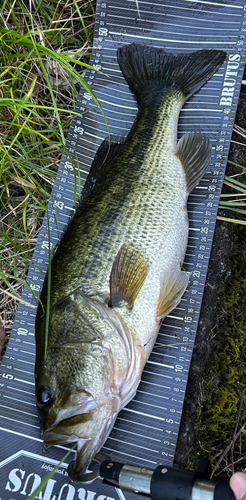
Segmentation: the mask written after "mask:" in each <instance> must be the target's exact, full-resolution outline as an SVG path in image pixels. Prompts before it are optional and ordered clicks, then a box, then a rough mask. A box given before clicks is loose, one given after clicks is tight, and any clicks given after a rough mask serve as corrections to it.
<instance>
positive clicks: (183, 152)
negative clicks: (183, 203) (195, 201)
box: [175, 132, 212, 193]
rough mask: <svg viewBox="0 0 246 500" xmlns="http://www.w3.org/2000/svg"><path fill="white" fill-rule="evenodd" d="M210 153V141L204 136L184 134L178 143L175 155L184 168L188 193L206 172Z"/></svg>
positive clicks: (193, 133) (195, 133)
mask: <svg viewBox="0 0 246 500" xmlns="http://www.w3.org/2000/svg"><path fill="white" fill-rule="evenodd" d="M211 153H212V146H211V143H210V140H209V139H208V137H206V135H204V134H200V133H198V132H192V133H190V134H185V135H184V136H183V137H182V138H181V139H180V141H179V142H178V146H177V150H176V153H175V154H176V156H177V157H178V158H179V159H180V161H181V163H182V165H183V167H184V170H185V174H186V183H187V190H188V192H189V193H190V192H191V191H192V190H193V189H194V187H195V186H196V185H197V184H198V182H199V181H200V179H201V178H202V177H203V175H204V173H205V172H206V170H207V168H208V166H209V163H210V160H211Z"/></svg>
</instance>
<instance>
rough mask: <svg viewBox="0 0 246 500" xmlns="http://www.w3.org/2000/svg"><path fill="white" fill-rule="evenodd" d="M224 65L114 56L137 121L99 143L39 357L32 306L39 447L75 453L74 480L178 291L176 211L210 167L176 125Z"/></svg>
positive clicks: (212, 56) (142, 50)
mask: <svg viewBox="0 0 246 500" xmlns="http://www.w3.org/2000/svg"><path fill="white" fill-rule="evenodd" d="M225 57H226V54H225V53H224V52H222V51H219V50H201V51H197V52H194V53H190V54H179V55H172V54H168V53H166V52H164V51H163V50H161V49H155V48H150V47H146V46H140V45H135V44H132V45H129V46H124V47H122V48H120V49H119V50H118V62H119V65H120V68H121V70H122V72H123V75H124V77H125V78H126V80H127V82H128V84H129V87H130V89H131V90H132V91H133V92H134V93H135V96H136V98H137V102H138V107H139V111H138V115H137V118H136V121H135V123H134V124H133V126H132V129H131V131H130V132H129V135H128V136H127V138H126V139H125V141H122V143H118V144H117V143H115V144H114V143H112V140H111V142H109V141H107V140H105V141H104V142H103V144H102V145H101V147H100V148H99V150H98V153H97V155H96V157H95V160H94V163H93V165H92V168H91V173H90V174H89V177H88V181H87V183H86V185H85V189H84V197H83V199H82V202H81V203H80V205H79V208H78V210H77V211H76V213H75V216H74V217H73V219H72V220H71V222H70V223H69V225H68V228H67V230H66V232H65V235H64V236H63V238H62V240H61V243H60V245H59V246H58V249H57V250H56V252H55V255H54V257H53V260H52V264H51V276H52V286H51V300H50V318H49V334H48V345H47V348H46V346H45V321H46V312H45V313H44V312H43V309H42V307H40V306H39V307H38V311H37V317H36V371H35V374H36V400H37V408H38V412H39V415H40V419H41V422H42V427H43V436H44V442H45V444H46V445H56V444H57V445H66V444H68V443H74V442H76V443H77V456H76V461H75V465H74V472H75V474H78V475H79V474H81V473H83V472H84V471H85V470H86V469H87V467H88V465H89V464H90V462H91V460H92V459H93V457H94V455H95V454H96V453H97V452H98V451H99V450H100V448H101V446H102V445H103V443H104V442H105V440H106V438H107V437H108V435H109V433H110V430H111V428H112V426H113V424H114V422H115V419H116V417H117V414H118V413H119V411H120V410H121V409H122V408H123V407H124V406H125V405H126V404H127V402H129V401H130V400H131V399H132V398H133V396H134V394H135V392H136V389H137V387H138V384H139V382H140V379H141V374H142V370H143V368H144V365H145V363H146V361H147V359H148V357H149V355H150V353H151V351H152V348H153V346H154V343H155V340H156V337H157V334H158V331H159V327H160V322H161V320H162V319H163V318H164V317H165V316H166V315H167V314H168V313H169V312H170V311H171V310H172V309H173V308H174V307H176V306H177V304H178V303H179V302H180V300H181V297H182V295H183V293H184V290H185V289H186V287H187V284H188V281H189V274H188V273H186V272H185V271H183V270H181V265H182V263H183V260H184V256H185V252H186V247H187V238H188V217H187V208H186V203H187V198H188V195H189V193H190V192H191V191H192V189H193V188H194V187H195V186H196V184H197V183H198V182H199V180H200V179H201V177H202V176H203V174H204V172H205V171H206V169H207V167H208V165H209V162H210V157H211V145H210V142H209V140H208V139H207V137H206V136H204V135H203V134H200V133H196V132H194V133H191V134H187V135H185V136H183V137H182V138H181V140H180V141H179V142H178V144H177V125H178V117H179V112H180V110H181V108H182V106H183V104H184V102H185V101H186V100H187V98H188V97H189V96H190V95H192V94H193V93H194V92H195V91H197V90H198V89H199V88H200V87H201V86H202V85H203V84H204V83H205V82H206V81H207V80H208V79H209V78H210V77H211V76H212V75H213V74H214V72H215V71H216V70H217V69H218V68H219V67H220V65H221V64H222V63H223V61H224V59H225ZM46 283H47V280H46V282H45V284H44V287H43V291H42V294H41V300H42V303H43V304H44V307H45V304H46V293H47V292H46V287H47V284H46Z"/></svg>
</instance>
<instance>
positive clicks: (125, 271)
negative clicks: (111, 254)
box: [109, 245, 148, 309]
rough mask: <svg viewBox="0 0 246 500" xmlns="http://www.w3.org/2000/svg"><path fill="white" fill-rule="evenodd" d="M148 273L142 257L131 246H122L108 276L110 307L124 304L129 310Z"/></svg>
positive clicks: (146, 264) (144, 259) (145, 261)
mask: <svg viewBox="0 0 246 500" xmlns="http://www.w3.org/2000/svg"><path fill="white" fill-rule="evenodd" d="M147 272H148V263H147V260H146V258H145V257H144V255H143V254H142V253H141V252H140V251H139V250H137V249H136V248H135V247H133V246H131V245H123V246H122V247H121V249H120V250H119V252H118V253H117V256H116V258H115V260H114V263H113V267H112V271H111V275H110V302H109V306H110V307H117V306H120V305H122V304H124V303H126V304H127V305H128V307H129V308H130V309H131V308H132V307H133V304H134V301H135V299H136V297H137V295H138V294H139V292H140V290H141V287H142V285H143V283H144V280H145V278H146V275H147Z"/></svg>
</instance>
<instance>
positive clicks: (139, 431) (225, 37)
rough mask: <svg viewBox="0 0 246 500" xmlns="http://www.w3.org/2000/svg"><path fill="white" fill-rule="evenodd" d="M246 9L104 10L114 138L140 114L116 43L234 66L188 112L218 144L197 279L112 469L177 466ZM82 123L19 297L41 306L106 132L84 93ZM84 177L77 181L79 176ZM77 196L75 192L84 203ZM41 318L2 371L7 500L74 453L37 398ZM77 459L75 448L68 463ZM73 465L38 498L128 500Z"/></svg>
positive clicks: (191, 257)
mask: <svg viewBox="0 0 246 500" xmlns="http://www.w3.org/2000/svg"><path fill="white" fill-rule="evenodd" d="M245 33H246V5H244V4H243V2H242V1H241V0H237V1H227V0H224V1H223V2H222V1H221V2H217V1H213V0H210V1H205V0H202V1H197V0H166V1H165V0H164V1H163V0H154V1H142V0H138V2H137V3H136V1H135V0H111V1H110V2H108V1H107V0H106V1H100V0H99V1H98V4H97V14H96V24H95V36H94V47H95V48H94V50H93V55H92V58H91V64H92V65H93V69H92V70H88V71H87V73H86V81H87V83H88V84H89V85H90V86H91V88H92V89H93V91H94V93H95V94H96V96H97V97H98V99H99V101H100V103H101V105H102V107H103V109H104V112H105V114H106V117H107V121H108V124H109V128H110V132H111V134H113V135H118V136H119V135H120V136H124V135H126V134H127V133H128V131H129V129H130V127H131V125H132V123H133V121H134V118H135V116H136V112H137V106H136V101H135V99H134V97H133V95H132V94H131V92H130V91H129V88H128V85H127V84H126V82H125V80H124V78H123V76H122V74H121V72H120V69H119V67H118V64H117V59H116V51H117V48H118V47H119V46H122V45H124V44H127V43H131V42H137V43H141V44H148V45H153V46H156V47H162V48H165V49H166V50H167V51H169V52H175V53H180V52H191V51H195V50H199V49H201V48H220V49H222V50H225V51H226V52H227V53H228V58H227V61H226V62H225V63H224V65H223V66H222V67H221V68H220V70H219V71H218V72H217V73H216V74H215V75H214V76H213V78H212V79H211V80H210V81H209V82H208V83H207V84H206V85H205V86H204V87H203V88H202V89H201V90H200V91H199V92H198V93H197V94H196V95H195V96H193V97H192V98H191V99H190V100H189V101H188V102H187V103H186V104H185V106H184V108H183V109H182V111H181V114H180V120H179V129H178V136H179V137H181V136H182V135H183V134H184V133H187V132H190V131H200V132H203V133H205V134H206V135H207V136H208V137H209V138H210V140H211V142H212V145H213V155H212V161H211V165H210V168H209V170H208V172H207V173H206V175H205V176H204V178H203V179H202V181H201V182H200V184H199V186H198V187H196V188H195V190H194V191H193V193H192V194H191V195H190V197H189V202H188V212H189V220H190V232H189V241H188V248H187V254H186V257H185V262H184V266H185V269H186V270H187V271H188V272H190V273H192V274H191V279H190V284H189V287H188V289H187V290H186V292H185V294H184V296H183V298H182V300H181V303H180V304H179V306H178V307H177V308H176V309H175V310H174V311H172V312H171V314H170V315H169V316H168V317H167V318H166V319H165V321H164V323H163V325H162V327H161V330H160V334H159V337H158V340H157V344H156V346H155V347H154V349H153V352H152V354H151V356H150V359H149V361H148V362H147V364H146V367H145V370H144V373H143V376H142V381H141V383H140V386H139V390H138V391H137V394H136V397H135V398H134V399H133V400H132V401H131V402H130V403H129V404H128V405H127V407H126V408H125V409H123V410H122V411H121V412H120V414H119V417H118V419H117V421H116V423H115V426H114V428H113V430H112V432H111V434H110V436H109V438H108V440H107V442H106V443H105V446H104V447H103V449H102V452H103V453H105V454H107V455H110V456H111V457H112V458H113V459H114V460H118V461H121V462H127V463H132V464H135V465H139V466H145V467H148V468H154V467H155V466H156V464H160V463H164V464H167V465H171V464H172V463H173V459H174V453H175V447H176V442H177V437H178V431H179V424H180V419H181V413H182V406H183V401H184V395H185V389H186V384H187V377H188V371H189V366H190V361H191V356H192V350H193V345H194V341H195V335H196V330H197V324H198V319H199V312H200V308H201V302H202V296H203V290H204V284H205V279H206V273H207V268H208V261H209V255H210V250H211V245H212V239H213V233H214V228H215V222H216V214H217V208H218V203H219V197H220V191H221V186H222V182H223V176H224V171H225V166H226V162H227V156H228V152H229V145H230V138H231V133H232V127H233V123H234V118H235V113H236V108H237V103H238V97H239V91H240V84H241V79H242V75H243V69H244V54H245ZM76 111H77V112H78V115H79V117H78V118H76V119H75V120H74V121H73V123H72V125H71V127H70V132H69V137H68V140H67V143H66V153H64V155H63V157H62V160H61V164H60V167H59V171H58V174H57V178H56V181H55V185H54V189H53V193H52V196H51V199H50V202H49V206H48V212H49V226H50V228H49V230H50V234H48V229H47V219H46V218H45V219H44V222H43V226H42V228H41V231H40V235H39V238H38V242H37V246H36V249H35V252H34V256H33V260H32V264H31V266H30V270H29V274H28V278H27V284H28V287H26V288H25V289H24V291H23V296H22V298H23V299H24V300H25V301H26V302H29V303H31V304H33V305H35V304H36V299H35V296H34V294H33V292H35V293H36V294H38V293H39V292H40V289H41V287H42V283H43V279H44V275H45V272H46V269H47V262H48V249H49V246H51V247H52V248H54V247H55V245H56V243H57V242H58V240H59V237H60V236H61V234H62V233H63V230H64V228H65V226H66V225H67V223H68V220H69V218H70V216H71V214H73V212H74V207H73V203H74V189H75V185H79V184H80V182H81V185H83V183H84V181H85V179H86V176H87V173H88V171H89V169H90V166H91V163H92V161H93V158H94V155H95V152H96V150H97V148H98V146H99V144H100V143H101V142H102V140H103V139H104V138H105V137H106V136H107V135H108V132H107V127H106V124H105V120H104V118H103V116H102V114H101V112H100V110H99V109H98V108H97V106H96V105H95V102H94V101H93V99H91V97H90V95H89V94H88V93H87V92H86V91H85V90H84V89H83V88H82V89H81V92H80V94H79V98H78V101H77V104H76ZM75 171H76V175H77V179H76V183H77V184H76V183H75V177H74V172H75ZM78 195H79V193H77V196H78ZM34 321H35V310H34V309H31V308H28V307H26V306H24V305H23V304H20V305H19V308H18V312H17V316H16V320H15V323H14V327H13V331H12V335H11V339H10V341H9V345H8V349H7V352H6V354H5V356H4V359H3V361H2V364H1V366H0V397H1V399H0V401H1V407H0V443H1V446H0V479H1V480H0V498H1V500H12V499H20V498H26V497H28V496H29V495H30V493H31V492H32V491H34V490H35V488H36V487H37V486H38V485H39V484H40V481H41V479H42V478H44V477H45V476H46V475H47V472H49V471H52V470H53V469H54V467H55V465H57V464H58V463H59V461H60V460H61V459H62V458H63V457H64V455H65V454H66V452H67V448H65V447H58V446H57V447H51V448H49V449H44V447H43V443H42V436H41V432H40V426H39V420H38V416H37V412H36V406H35V398H34V375H33V373H34V362H35V341H34ZM73 458H74V452H73V451H71V453H70V456H69V458H68V459H67V462H70V461H71V460H73ZM66 467H67V464H66V463H65V464H64V463H63V464H61V465H60V466H59V468H58V470H57V471H56V472H55V474H54V476H53V477H52V478H50V479H49V481H48V483H47V485H46V486H45V488H44V490H43V492H42V493H41V494H40V495H39V496H38V499H39V500H64V499H67V500H68V499H84V500H94V499H96V498H98V500H105V498H106V497H108V498H109V499H111V498H119V497H120V498H121V499H123V498H124V497H126V498H132V497H133V495H132V494H130V493H124V494H123V493H122V492H120V491H119V490H114V489H113V488H110V487H108V486H105V485H102V484H101V480H100V479H97V480H96V481H95V482H94V483H93V484H91V485H87V486H85V485H78V484H72V483H71V481H70V479H69V478H68V476H67V472H66Z"/></svg>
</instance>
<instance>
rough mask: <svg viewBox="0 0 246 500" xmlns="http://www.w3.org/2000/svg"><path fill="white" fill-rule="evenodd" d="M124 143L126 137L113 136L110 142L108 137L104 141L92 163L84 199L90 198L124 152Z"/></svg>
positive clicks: (84, 190) (84, 189)
mask: <svg viewBox="0 0 246 500" xmlns="http://www.w3.org/2000/svg"><path fill="white" fill-rule="evenodd" d="M124 143H125V138H124V137H117V136H111V137H110V140H109V138H108V137H107V138H106V139H104V141H103V142H102V144H101V145H100V146H99V148H98V150H97V152H96V154H95V157H94V160H93V162H92V165H91V168H90V172H89V174H88V177H87V179H86V182H85V185H84V188H83V193H82V195H83V198H85V197H86V196H88V194H89V193H90V192H91V191H92V189H93V188H94V186H95V185H96V183H97V182H98V181H99V180H100V179H102V177H103V176H104V175H105V174H106V172H107V171H108V170H109V168H110V167H111V164H112V162H113V160H114V159H115V157H116V156H117V155H118V154H119V153H120V151H121V150H122V148H123V146H124Z"/></svg>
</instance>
